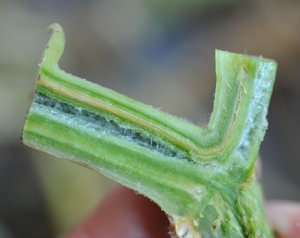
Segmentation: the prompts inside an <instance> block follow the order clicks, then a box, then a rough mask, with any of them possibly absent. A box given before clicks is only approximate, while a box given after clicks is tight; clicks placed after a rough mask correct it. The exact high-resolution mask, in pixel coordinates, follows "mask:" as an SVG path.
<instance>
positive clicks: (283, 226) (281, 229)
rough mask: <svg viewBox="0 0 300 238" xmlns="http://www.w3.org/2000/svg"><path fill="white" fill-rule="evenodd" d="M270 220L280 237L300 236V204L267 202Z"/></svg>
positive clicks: (296, 237) (295, 237)
mask: <svg viewBox="0 0 300 238" xmlns="http://www.w3.org/2000/svg"><path fill="white" fill-rule="evenodd" d="M267 214H268V217H269V220H270V222H271V224H272V226H273V228H274V230H275V232H276V234H277V235H278V237H280V238H298V237H299V238H300V204H299V203H296V202H287V201H273V202H268V204H267Z"/></svg>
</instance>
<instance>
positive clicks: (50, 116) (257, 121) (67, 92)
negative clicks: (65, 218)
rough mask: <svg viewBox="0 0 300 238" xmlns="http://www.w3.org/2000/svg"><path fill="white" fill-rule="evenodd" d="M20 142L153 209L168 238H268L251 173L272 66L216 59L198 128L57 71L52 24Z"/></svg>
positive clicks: (57, 36)
mask: <svg viewBox="0 0 300 238" xmlns="http://www.w3.org/2000/svg"><path fill="white" fill-rule="evenodd" d="M50 28H51V29H52V30H53V34H52V36H51V39H50V41H49V43H48V45H47V48H46V50H45V53H44V57H43V60H42V62H41V64H40V73H39V78H38V80H37V82H36V91H35V96H34V99H33V102H32V104H31V107H30V110H29V112H28V115H27V120H26V123H25V126H24V132H23V142H24V144H26V145H28V146H31V147H33V148H36V149H38V150H42V151H45V152H47V153H50V154H52V155H55V156H57V157H62V158H65V159H68V160H71V161H73V162H75V163H78V164H81V165H84V166H87V167H89V168H92V169H94V170H96V171H98V172H100V173H103V174H104V175H106V176H108V177H109V178H112V179H114V180H116V181H117V182H120V183H122V184H124V185H125V186H127V187H129V188H132V189H134V190H136V191H137V192H139V193H142V194H144V195H145V196H147V197H149V198H150V199H152V200H153V201H154V202H156V203H157V204H158V205H159V206H160V207H161V208H162V209H163V210H164V211H165V212H166V213H167V214H168V215H169V217H170V219H171V221H172V225H173V231H172V232H171V233H172V234H171V235H173V236H174V237H180V238H188V237H272V236H273V234H272V230H271V228H270V226H269V224H268V221H267V219H266V216H265V212H264V208H263V198H262V193H261V188H260V186H259V184H258V182H257V181H256V178H255V173H254V167H255V163H256V158H257V155H258V150H259V146H260V143H261V141H262V140H263V136H264V134H265V130H266V128H267V121H266V115H267V110H268V105H269V100H270V96H271V93H272V88H273V83H274V80H275V73H276V68H277V64H276V63H275V62H274V61H272V60H269V59H264V58H262V57H250V56H245V55H239V54H233V53H228V52H223V51H218V50H217V51H216V73H217V86H216V94H215V101H214V110H213V113H212V116H211V119H210V122H209V124H208V126H207V128H200V127H198V126H196V125H193V124H190V123H188V122H185V121H183V120H180V119H178V118H176V117H173V116H171V115H168V114H166V113H164V112H161V111H159V110H156V109H155V108H152V107H150V106H147V105H144V104H142V103H140V102H137V101H135V100H132V99H130V98H127V97H125V96H123V95H121V94H118V93H116V92H114V91H112V90H110V89H107V88H103V87H101V86H99V85H95V84H93V83H91V82H88V81H85V80H83V79H80V78H78V77H76V76H73V75H71V74H68V73H66V72H64V71H63V70H61V69H59V67H58V61H59V59H60V57H61V55H62V53H63V49H64V43H65V39H64V32H63V30H62V28H61V26H60V25H58V24H52V25H51V26H50Z"/></svg>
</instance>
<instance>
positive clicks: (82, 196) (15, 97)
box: [0, 0, 300, 238]
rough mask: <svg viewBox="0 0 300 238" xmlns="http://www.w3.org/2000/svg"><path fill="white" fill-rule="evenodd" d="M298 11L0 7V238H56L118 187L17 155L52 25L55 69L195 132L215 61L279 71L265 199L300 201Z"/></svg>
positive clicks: (149, 5)
mask: <svg viewBox="0 0 300 238" xmlns="http://www.w3.org/2000/svg"><path fill="white" fill-rule="evenodd" d="M299 13H300V1H296V0H285V1H279V0H272V1H271V0H266V1H259V0H251V1H250V0H239V1H238V0H232V1H221V0H213V1H212V0H202V1H201V0H198V1H197V0H185V1H181V0H106V1H104V0H101V1H100V0H99V1H96V0H86V1H77V0H73V1H71V0H53V1H46V0H27V1H21V0H19V1H17V0H0V122H1V123H0V237H33V238H34V237H45V238H46V237H55V236H57V235H60V234H63V233H66V232H67V231H69V230H70V229H72V227H74V226H75V225H76V224H77V223H78V222H79V221H80V220H81V219H82V218H83V217H85V216H86V215H87V214H88V213H89V212H90V211H91V210H92V209H93V207H95V206H96V204H97V203H99V201H100V200H101V198H102V197H103V196H104V195H105V193H106V192H107V191H108V190H109V189H110V188H111V187H112V186H113V185H114V182H112V181H111V180H109V179H107V178H105V177H103V176H102V175H99V174H97V173H95V172H93V171H90V170H88V169H85V168H82V167H80V166H78V165H75V164H73V163H70V162H68V161H64V160H62V159H58V158H55V157H52V156H49V155H47V154H45V153H41V152H38V151H35V150H33V149H30V148H27V147H25V146H23V145H21V143H20V137H21V134H22V127H23V123H24V120H25V116H26V112H27V110H28V108H29V104H30V98H31V96H32V92H33V87H34V82H35V80H36V79H37V71H38V63H39V60H40V57H41V55H42V52H43V50H44V47H45V46H46V44H47V41H48V39H49V34H50V32H47V31H46V28H47V27H48V25H50V24H51V23H53V22H58V23H60V24H61V25H62V26H63V27H64V29H65V33H66V48H65V53H64V55H63V57H62V60H61V62H60V67H61V68H62V69H64V70H65V71H67V72H70V73H72V74H75V75H78V76H80V77H82V78H86V79H88V80H90V81H93V82H96V83H99V84H101V85H102V86H105V87H109V88H112V89H114V90H116V91H118V92H120V93H122V94H125V95H127V96H129V97H132V98H134V99H137V100H139V101H142V102H144V103H147V104H150V105H152V106H154V107H157V108H161V109H162V110H163V111H167V112H169V113H171V114H173V115H176V116H178V117H182V118H186V119H187V120H190V121H192V122H193V123H195V124H199V125H203V124H205V123H207V122H208V120H209V117H210V113H211V111H212V103H213V94H214V87H215V72H214V67H215V63H214V51H215V49H221V50H228V51H232V52H236V53H247V54H250V55H262V56H264V57H267V58H272V59H275V60H276V61H277V62H278V64H279V68H278V74H277V81H276V85H275V89H274V94H273V97H272V101H271V107H270V112H269V115H268V119H269V129H268V131H267V135H266V138H265V140H264V142H263V144H262V148H261V157H262V162H263V171H264V175H263V179H262V182H263V184H264V187H265V194H266V197H267V198H268V199H291V200H298V201H299V200H300V186H299V184H300V158H299V157H300V156H299V145H300V143H299V141H300V126H299V121H300V71H299V66H300V30H299V29H300V14H299Z"/></svg>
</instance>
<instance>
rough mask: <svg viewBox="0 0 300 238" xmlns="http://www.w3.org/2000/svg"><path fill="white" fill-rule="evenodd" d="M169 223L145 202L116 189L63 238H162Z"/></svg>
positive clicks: (124, 190)
mask: <svg viewBox="0 0 300 238" xmlns="http://www.w3.org/2000/svg"><path fill="white" fill-rule="evenodd" d="M168 225H169V221H168V219H167V216H166V215H165V213H164V212H163V211H161V209H160V208H159V207H158V206H157V205H156V204H155V203H153V202H151V201H150V200H149V199H147V198H146V197H144V196H142V195H138V194H135V192H134V191H132V190H130V189H128V188H125V187H121V186H118V187H116V188H114V189H113V190H112V191H111V192H110V193H109V194H108V195H107V196H106V197H105V198H104V199H103V200H102V201H101V203H100V204H99V206H98V207H97V208H96V209H95V211H93V212H92V214H91V215H90V216H89V217H88V218H86V219H85V220H84V221H83V222H82V223H81V224H80V225H79V226H77V227H76V228H75V229H74V230H73V231H71V232H70V233H69V234H68V235H67V236H66V237H68V238H77V237H89V238H94V237H110V238H114V237H116V238H119V237H123V238H135V237H136V238H150V237H151V238H152V237H157V238H160V237H161V238H164V237H168Z"/></svg>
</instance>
